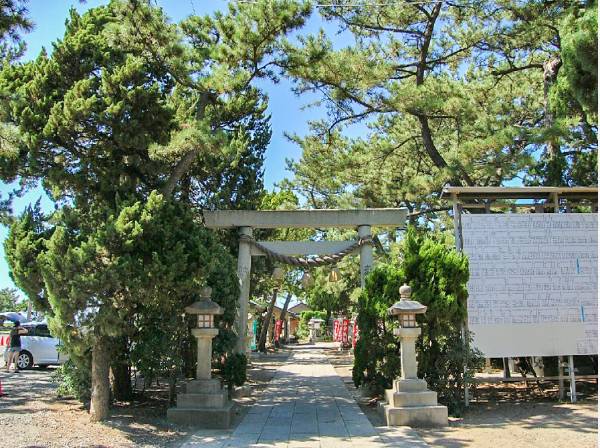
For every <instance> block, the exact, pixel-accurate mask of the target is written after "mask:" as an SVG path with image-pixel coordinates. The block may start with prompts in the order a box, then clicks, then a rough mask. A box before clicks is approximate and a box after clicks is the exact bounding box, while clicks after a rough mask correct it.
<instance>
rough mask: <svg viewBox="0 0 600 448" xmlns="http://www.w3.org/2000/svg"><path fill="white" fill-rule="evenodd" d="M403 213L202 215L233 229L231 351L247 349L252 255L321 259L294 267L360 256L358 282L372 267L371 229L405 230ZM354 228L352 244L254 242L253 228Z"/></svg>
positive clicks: (239, 212)
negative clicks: (235, 284)
mask: <svg viewBox="0 0 600 448" xmlns="http://www.w3.org/2000/svg"><path fill="white" fill-rule="evenodd" d="M406 216H407V211H406V209H404V208H377V209H360V210H327V209H323V210H265V211H256V210H218V211H205V212H204V223H205V225H206V227H208V228H209V229H220V228H230V229H231V228H238V231H239V235H240V241H239V251H238V265H237V271H238V277H239V281H240V296H239V301H238V313H239V314H238V319H237V332H238V341H237V345H236V351H237V352H239V353H244V352H245V351H246V332H247V328H246V327H247V320H248V299H249V296H250V269H251V267H252V256H253V255H254V256H264V255H277V256H279V259H281V260H282V261H283V262H286V260H287V259H292V258H293V257H291V256H292V255H300V256H304V257H306V256H308V255H321V256H322V257H321V258H319V259H318V260H316V259H314V258H301V259H297V261H298V263H299V265H304V266H307V267H309V266H316V265H322V264H335V263H336V262H337V261H339V259H341V257H342V256H344V255H347V254H348V253H349V252H353V251H359V253H360V284H361V287H364V285H365V276H366V274H367V273H368V272H369V271H370V270H371V267H372V265H373V248H372V241H371V238H372V235H371V226H379V227H396V228H404V227H405V223H406ZM327 227H335V228H356V229H357V231H358V238H359V239H358V240H357V241H254V239H253V236H252V232H253V229H255V228H256V229H277V228H313V229H314V228H327Z"/></svg>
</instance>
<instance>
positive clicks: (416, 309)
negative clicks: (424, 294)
mask: <svg viewBox="0 0 600 448" xmlns="http://www.w3.org/2000/svg"><path fill="white" fill-rule="evenodd" d="M426 311H427V307H426V306H425V305H423V304H422V303H421V302H417V301H416V300H406V299H402V300H399V301H397V302H396V303H394V304H393V305H392V306H390V307H389V308H388V313H389V314H391V315H392V316H396V315H398V314H408V313H410V314H424V313H425V312H426Z"/></svg>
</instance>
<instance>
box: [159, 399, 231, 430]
mask: <svg viewBox="0 0 600 448" xmlns="http://www.w3.org/2000/svg"><path fill="white" fill-rule="evenodd" d="M232 406H233V405H232V403H227V404H226V405H225V407H223V408H221V409H199V408H189V409H186V408H181V407H177V408H170V409H168V410H167V420H168V421H169V422H170V423H175V424H177V425H186V426H195V427H198V428H207V429H228V428H229V426H230V425H231V414H232Z"/></svg>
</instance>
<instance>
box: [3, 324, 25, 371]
mask: <svg viewBox="0 0 600 448" xmlns="http://www.w3.org/2000/svg"><path fill="white" fill-rule="evenodd" d="M25 334H27V329H26V328H23V327H21V322H19V321H18V320H17V321H15V326H14V327H13V329H12V330H10V347H9V348H8V360H7V361H6V371H7V372H9V371H10V365H11V364H12V363H13V362H14V363H15V370H14V371H15V372H18V371H19V370H18V369H19V366H18V361H19V352H20V351H21V335H25Z"/></svg>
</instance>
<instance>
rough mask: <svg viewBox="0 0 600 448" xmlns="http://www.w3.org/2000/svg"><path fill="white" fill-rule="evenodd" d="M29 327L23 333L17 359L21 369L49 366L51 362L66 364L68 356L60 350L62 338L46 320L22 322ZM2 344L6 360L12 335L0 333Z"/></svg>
mask: <svg viewBox="0 0 600 448" xmlns="http://www.w3.org/2000/svg"><path fill="white" fill-rule="evenodd" d="M21 326H22V327H23V328H26V329H27V332H28V333H27V334H26V335H21V352H20V353H19V359H18V360H17V366H18V367H19V369H31V368H32V367H33V366H34V365H37V366H39V367H47V366H48V365H51V364H54V365H56V364H64V363H65V361H66V360H67V359H68V356H67V355H66V354H64V353H60V352H59V351H58V347H59V345H60V339H58V338H55V337H53V336H52V335H51V334H50V330H48V324H47V323H46V322H27V323H24V324H21ZM0 345H4V346H5V347H4V362H5V363H6V361H7V360H8V348H9V347H10V336H9V335H8V334H0Z"/></svg>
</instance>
